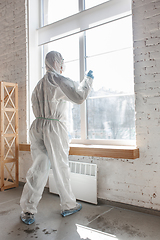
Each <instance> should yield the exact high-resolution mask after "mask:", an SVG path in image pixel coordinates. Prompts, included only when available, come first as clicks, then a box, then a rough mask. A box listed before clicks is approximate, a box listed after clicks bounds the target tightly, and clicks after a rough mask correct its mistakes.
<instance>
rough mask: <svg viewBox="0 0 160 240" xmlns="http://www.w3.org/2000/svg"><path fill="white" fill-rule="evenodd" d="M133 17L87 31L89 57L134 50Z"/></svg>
mask: <svg viewBox="0 0 160 240" xmlns="http://www.w3.org/2000/svg"><path fill="white" fill-rule="evenodd" d="M132 46H133V40H132V17H131V16H129V17H125V18H123V19H121V20H116V21H114V22H111V23H106V24H105V25H102V26H101V27H96V28H94V29H92V30H88V31H86V48H87V56H93V55H97V54H101V53H106V52H112V51H116V50H119V49H123V48H132Z"/></svg>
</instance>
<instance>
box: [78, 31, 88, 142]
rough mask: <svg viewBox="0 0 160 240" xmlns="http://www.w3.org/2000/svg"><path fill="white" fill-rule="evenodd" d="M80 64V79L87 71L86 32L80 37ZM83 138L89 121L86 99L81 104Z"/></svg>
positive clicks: (83, 138) (84, 138)
mask: <svg viewBox="0 0 160 240" xmlns="http://www.w3.org/2000/svg"><path fill="white" fill-rule="evenodd" d="M79 59H80V60H79V62H80V63H79V64H80V81H82V80H83V79H84V72H85V70H86V69H85V65H86V63H85V39H84V33H82V34H81V36H80V38H79ZM80 109H81V113H80V115H81V139H82V140H86V129H87V122H86V101H85V102H84V103H83V104H81V107H80Z"/></svg>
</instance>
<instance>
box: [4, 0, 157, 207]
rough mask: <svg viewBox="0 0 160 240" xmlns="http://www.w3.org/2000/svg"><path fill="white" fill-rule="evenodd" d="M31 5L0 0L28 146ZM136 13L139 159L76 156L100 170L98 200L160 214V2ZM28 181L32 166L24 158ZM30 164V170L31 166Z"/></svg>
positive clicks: (7, 65) (145, 3)
mask: <svg viewBox="0 0 160 240" xmlns="http://www.w3.org/2000/svg"><path fill="white" fill-rule="evenodd" d="M25 6H26V3H25V0H13V1H12V0H7V1H5V0H1V1H0V22H1V25H0V29H1V35H0V43H1V44H0V80H1V81H10V82H17V83H18V84H19V118H20V119H19V125H20V142H25V141H26V94H27V93H26V92H27V71H26V69H27V62H26V57H27V40H26V39H27V37H26V36H27V35H26V8H25ZM132 8H133V41H134V68H135V70H134V75H135V77H134V80H135V110H136V139H137V146H138V147H139V149H140V158H138V159H136V160H127V159H109V158H96V157H79V156H70V160H75V161H85V162H92V163H96V164H97V165H98V197H99V198H103V199H108V200H112V201H117V202H123V203H127V204H132V205H136V206H140V207H146V208H153V209H156V210H160V183H159V179H160V178H159V176H160V1H159V0H157V1H156V0H135V1H133V2H132ZM20 162H21V165H20V175H21V180H22V181H25V174H26V170H27V168H28V167H29V165H30V164H29V163H31V158H30V154H29V153H25V152H23V153H21V155H20ZM26 164H27V167H26Z"/></svg>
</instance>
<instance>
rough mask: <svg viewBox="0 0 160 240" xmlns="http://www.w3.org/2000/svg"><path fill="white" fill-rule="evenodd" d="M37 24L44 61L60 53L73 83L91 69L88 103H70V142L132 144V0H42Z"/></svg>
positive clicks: (133, 141) (133, 127)
mask: <svg viewBox="0 0 160 240" xmlns="http://www.w3.org/2000/svg"><path fill="white" fill-rule="evenodd" d="M66 4H67V5H66ZM41 23H42V27H41V28H40V29H39V30H38V31H39V47H41V50H42V55H43V56H42V59H44V56H45V54H46V53H47V52H48V51H51V50H56V51H59V52H60V53H61V54H62V56H63V57H64V60H65V65H66V68H65V72H64V75H65V76H67V77H70V78H71V79H73V80H74V81H81V80H82V79H83V78H84V74H85V72H86V71H88V70H90V69H91V70H93V72H94V77H95V78H94V83H93V87H92V90H91V92H90V95H89V97H88V99H87V101H86V102H85V103H83V104H82V105H80V106H79V105H76V104H69V114H68V116H69V118H70V120H69V126H68V127H69V132H70V134H71V136H72V142H73V143H86V144H87V143H88V144H115V145H134V144H135V108H134V79H133V49H132V45H133V44H132V15H131V0H119V1H117V0H110V1H104V0H101V1H100V0H98V1H97V0H92V1H91V0H68V1H66V0H60V1H56V0H42V1H41ZM44 72H45V68H44V62H43V63H42V74H44Z"/></svg>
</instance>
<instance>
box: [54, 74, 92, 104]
mask: <svg viewBox="0 0 160 240" xmlns="http://www.w3.org/2000/svg"><path fill="white" fill-rule="evenodd" d="M53 78H54V81H55V82H56V83H57V84H58V86H59V87H60V88H61V90H62V92H63V93H64V94H65V96H67V98H68V99H69V100H70V101H72V102H74V103H77V104H81V103H83V102H84V101H85V99H86V98H87V96H88V94H89V91H90V89H91V86H92V82H93V79H94V77H93V74H92V71H89V72H88V74H87V75H86V76H85V78H84V79H83V81H82V82H81V83H78V82H75V81H72V80H71V79H69V78H65V77H64V76H62V75H60V74H54V76H53Z"/></svg>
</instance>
